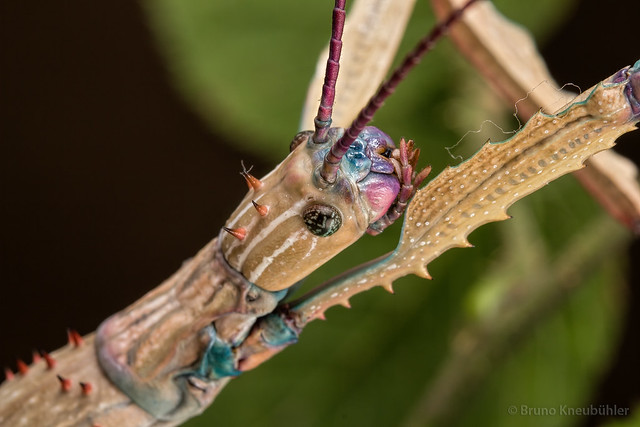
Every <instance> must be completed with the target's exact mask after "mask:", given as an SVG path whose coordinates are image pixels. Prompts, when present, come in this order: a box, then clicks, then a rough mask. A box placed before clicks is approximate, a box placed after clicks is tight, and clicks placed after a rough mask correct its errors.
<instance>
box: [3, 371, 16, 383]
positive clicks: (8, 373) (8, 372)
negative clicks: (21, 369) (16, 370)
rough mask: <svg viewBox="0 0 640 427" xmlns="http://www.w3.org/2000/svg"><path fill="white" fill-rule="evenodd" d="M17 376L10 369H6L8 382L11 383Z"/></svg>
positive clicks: (5, 374)
mask: <svg viewBox="0 0 640 427" xmlns="http://www.w3.org/2000/svg"><path fill="white" fill-rule="evenodd" d="M15 377H16V376H15V375H13V371H12V370H11V369H9V368H4V379H5V380H6V381H11V380H12V379H14V378H15Z"/></svg>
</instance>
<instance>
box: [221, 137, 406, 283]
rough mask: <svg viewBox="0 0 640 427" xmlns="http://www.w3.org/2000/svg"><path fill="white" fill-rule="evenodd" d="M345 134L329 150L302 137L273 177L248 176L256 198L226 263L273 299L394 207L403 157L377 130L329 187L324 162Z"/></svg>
mask: <svg viewBox="0 0 640 427" xmlns="http://www.w3.org/2000/svg"><path fill="white" fill-rule="evenodd" d="M343 134H344V129H342V128H331V129H330V130H329V131H328V133H327V139H326V142H324V143H316V142H313V140H312V135H313V132H311V131H309V132H301V133H299V134H298V135H296V137H295V138H294V140H293V142H292V145H291V148H292V152H291V153H290V154H289V156H288V157H287V158H286V159H285V160H284V161H283V162H282V163H280V164H279V165H278V166H277V167H276V169H275V170H273V171H272V172H271V173H269V174H268V175H267V176H265V177H264V178H262V179H261V180H257V179H256V178H253V177H251V176H250V175H249V174H248V172H245V173H243V174H244V175H245V178H247V182H248V183H249V188H250V189H249V192H248V194H247V195H246V197H245V198H244V200H243V201H242V202H241V203H240V206H239V207H238V208H237V209H236V211H235V212H234V213H233V214H232V215H231V217H230V218H229V220H228V221H227V223H226V224H225V229H223V231H222V232H221V235H220V241H221V248H222V252H223V254H224V256H225V259H226V260H227V262H228V263H229V264H230V265H231V267H233V268H234V269H235V270H237V271H239V272H240V273H242V274H243V276H244V277H245V278H246V279H247V280H249V281H250V282H252V283H254V284H256V285H257V286H259V287H261V288H263V289H266V290H269V291H278V290H282V289H286V288H289V287H290V286H292V285H293V284H295V283H296V282H297V281H299V280H300V279H302V278H304V277H305V276H307V275H308V274H309V273H311V272H312V271H314V270H315V269H316V268H318V267H319V266H320V265H322V264H324V263H325V262H327V261H328V260H329V259H331V258H333V257H334V256H335V255H337V254H338V253H339V252H340V251H342V250H343V249H345V248H346V247H347V246H349V245H351V244H352V243H353V242H355V241H356V240H358V239H359V238H360V237H361V236H362V235H363V234H364V233H365V232H366V231H367V230H368V229H369V227H370V226H371V225H372V224H376V223H377V222H378V221H379V220H381V218H383V217H384V216H385V215H386V214H387V212H388V211H389V210H390V209H391V208H392V206H394V203H395V202H396V200H397V197H398V194H399V192H400V189H401V182H400V178H399V176H398V166H397V165H398V163H399V162H398V160H395V159H394V154H395V157H398V150H397V149H396V147H395V145H394V143H393V141H392V140H391V138H390V137H389V136H388V135H386V134H385V133H383V132H381V131H380V130H378V129H377V128H374V127H366V128H365V129H364V130H363V131H362V132H361V133H360V134H359V136H358V138H356V140H355V141H354V142H353V143H352V144H351V145H350V147H349V148H348V150H347V151H346V153H345V155H344V156H343V157H342V158H341V159H340V162H339V166H338V169H337V173H336V177H335V180H334V182H332V183H331V184H330V185H328V184H327V183H326V182H323V178H322V176H321V171H322V167H323V163H324V160H325V158H326V157H327V154H328V152H329V151H330V149H331V147H332V146H333V145H334V144H335V143H336V141H338V140H339V139H340V138H341V137H342V136H343ZM394 162H395V164H394Z"/></svg>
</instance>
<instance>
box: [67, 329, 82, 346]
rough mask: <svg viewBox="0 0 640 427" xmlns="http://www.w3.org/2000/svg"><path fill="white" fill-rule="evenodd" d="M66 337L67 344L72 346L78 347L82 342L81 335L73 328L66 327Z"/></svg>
mask: <svg viewBox="0 0 640 427" xmlns="http://www.w3.org/2000/svg"><path fill="white" fill-rule="evenodd" d="M67 338H68V339H69V344H72V345H73V346H74V347H80V346H81V345H82V344H83V343H84V340H83V339H82V336H81V335H80V334H79V333H78V331H76V330H74V329H67Z"/></svg>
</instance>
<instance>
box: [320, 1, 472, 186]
mask: <svg viewBox="0 0 640 427" xmlns="http://www.w3.org/2000/svg"><path fill="white" fill-rule="evenodd" d="M476 1H477V0H468V1H467V2H466V3H465V4H464V5H463V6H462V7H461V8H459V9H456V10H455V11H453V12H452V13H451V14H450V15H449V17H448V18H447V19H446V20H444V21H442V22H440V23H439V24H437V25H436V26H435V27H434V28H433V29H432V30H431V31H430V32H429V34H427V36H425V37H424V38H423V39H421V40H420V41H419V42H418V44H417V45H416V47H414V48H413V50H412V51H411V52H409V53H408V54H407V55H406V56H405V58H404V60H403V61H402V64H401V65H400V66H399V67H398V68H396V70H395V71H394V72H393V74H392V75H391V77H389V79H388V80H386V81H385V82H384V83H383V84H382V85H381V86H380V88H379V89H378V91H377V92H376V94H375V95H374V96H373V97H371V99H370V100H369V102H368V103H367V105H366V106H365V107H364V108H363V109H362V110H360V113H359V114H358V116H357V117H356V119H355V120H354V121H353V123H351V126H349V129H347V131H346V132H345V133H344V135H343V136H342V138H340V139H339V140H338V141H336V143H335V144H333V146H331V150H329V152H328V153H327V155H326V156H325V158H324V162H323V164H322V170H321V171H320V176H321V177H322V179H323V180H324V181H325V182H326V183H327V184H333V183H334V182H335V180H336V176H337V174H338V167H339V166H340V160H342V157H343V156H344V155H345V153H346V152H347V150H348V149H349V147H350V146H351V144H353V141H355V140H356V138H357V137H358V135H359V134H360V132H362V130H363V129H364V127H365V126H366V125H367V124H368V123H369V122H370V121H371V120H372V119H373V115H374V114H375V112H376V111H378V110H379V109H380V107H382V105H383V104H384V101H385V100H386V99H387V98H388V97H389V95H391V94H392V93H393V92H394V91H395V89H396V87H397V86H398V84H399V83H400V82H401V81H403V80H404V79H405V78H406V76H407V74H408V73H409V71H411V70H412V69H413V68H414V67H415V66H416V65H418V64H419V63H420V60H421V59H422V57H423V56H424V55H425V54H426V53H427V52H429V51H430V50H431V49H432V48H433V46H434V45H435V43H436V42H437V41H438V40H439V39H440V38H442V37H443V36H444V35H445V33H446V32H447V31H448V30H449V28H451V26H452V25H453V24H455V23H456V22H458V21H459V20H460V18H462V15H463V13H464V11H465V10H466V9H467V8H468V7H469V6H471V5H472V4H473V3H475V2H476ZM337 3H338V1H336V5H337ZM343 3H344V2H343ZM336 7H337V6H336ZM334 17H335V9H334ZM334 25H335V18H334ZM334 33H335V28H334ZM340 34H342V31H340ZM331 42H332V45H331V48H332V49H333V37H332V39H331ZM340 46H342V42H340ZM330 55H331V53H330ZM338 59H339V54H338ZM330 61H331V57H330V59H329V61H327V73H328V70H329V62H330ZM336 67H338V65H337V64H336ZM335 73H336V76H335V77H337V70H336V71H335ZM327 80H328V77H325V87H326V82H327ZM333 83H334V87H335V80H334V81H333ZM323 100H324V87H323ZM331 100H332V101H333V97H332V98H331ZM331 105H333V102H332V103H331ZM320 109H322V106H321V107H320ZM318 117H320V113H318ZM317 120H318V118H316V122H317ZM329 120H330V119H329ZM329 123H330V122H329ZM327 127H328V125H327ZM317 129H318V127H317V123H316V133H317V132H318V130H317ZM325 132H326V131H325Z"/></svg>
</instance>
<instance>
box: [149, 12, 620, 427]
mask: <svg viewBox="0 0 640 427" xmlns="http://www.w3.org/2000/svg"><path fill="white" fill-rule="evenodd" d="M332 3H333V2H330V1H322V2H299V1H292V0H283V1H280V2H276V3H273V2H264V1H255V0H254V1H239V2H215V1H208V0H207V1H205V0H188V1H186V0H156V1H153V2H151V1H148V2H146V3H145V6H146V8H147V11H148V13H149V17H150V22H151V26H152V28H153V29H154V30H155V32H156V34H157V39H158V41H159V45H160V47H161V50H162V52H163V53H164V54H165V56H166V58H167V60H168V64H169V68H170V70H171V71H172V72H173V74H174V76H175V81H176V85H177V87H178V88H179V90H180V91H181V92H182V93H183V94H184V95H185V99H187V100H188V102H189V103H190V104H191V105H192V106H193V108H194V109H196V110H197V111H198V112H199V113H200V115H201V116H202V117H203V118H204V119H205V120H206V121H207V122H208V123H210V124H211V126H213V127H215V129H216V130H217V131H218V132H223V133H225V134H227V135H228V136H229V137H230V138H231V140H232V141H233V143H234V144H237V148H238V149H242V150H246V151H247V152H252V153H253V154H254V155H256V154H257V155H259V156H264V157H267V158H269V159H271V160H272V161H274V162H276V161H278V160H280V159H281V158H283V157H284V156H285V155H286V153H287V150H288V143H289V139H290V138H291V137H292V136H293V135H294V134H295V133H296V132H297V130H298V129H297V123H298V120H299V112H300V108H301V105H302V103H303V99H304V96H305V94H306V85H307V82H308V81H309V80H310V78H311V75H312V72H313V69H314V67H315V63H316V61H317V52H319V51H320V50H321V48H322V47H323V45H324V44H325V43H326V40H327V38H328V32H329V24H328V22H329V17H330V10H331V8H332ZM496 3H498V7H499V8H502V9H504V10H505V11H506V12H507V14H508V16H510V17H512V18H513V19H514V20H516V21H517V22H520V23H522V24H523V25H525V26H527V27H528V28H530V29H532V31H534V33H535V34H536V35H537V36H538V37H539V38H542V39H544V37H545V36H546V35H547V34H548V33H549V32H550V31H552V30H553V28H554V27H555V26H557V25H561V24H562V16H563V14H565V13H568V11H569V10H570V8H571V6H572V5H571V2H558V1H552V0H545V1H538V2H508V1H506V0H505V1H501V2H496ZM292 17H295V18H292ZM432 24H433V17H432V15H431V14H430V11H429V5H428V3H427V2H419V4H418V5H417V9H416V13H415V15H414V16H413V18H412V21H411V25H410V27H409V29H408V31H407V36H406V38H405V42H404V43H403V45H402V47H401V49H400V50H401V52H405V51H407V50H408V49H409V47H410V46H411V44H412V42H413V41H415V40H417V39H418V38H419V37H420V36H421V35H422V34H423V33H425V31H426V29H427V28H429V26H430V25H432ZM345 49H348V47H345ZM603 77H604V76H603ZM363 102H364V101H363ZM510 113H511V112H508V113H506V112H505V111H504V109H503V108H502V107H501V105H500V102H499V101H498V100H497V99H496V98H495V97H493V95H492V94H490V93H489V92H487V90H486V86H485V85H484V83H483V82H481V81H480V79H479V77H477V76H476V75H475V73H474V72H473V70H472V69H470V67H468V66H467V65H466V64H465V63H464V61H463V60H462V59H461V58H460V57H459V55H458V54H457V53H456V52H455V51H454V49H453V48H452V46H451V45H450V44H449V43H448V42H445V43H443V44H442V46H441V47H439V48H438V49H436V51H435V52H434V53H433V54H431V55H430V56H429V57H428V58H426V59H425V60H424V61H423V64H422V66H421V67H420V68H419V69H418V71H417V72H415V73H413V75H412V76H411V77H410V78H409V79H408V81H407V82H406V83H405V84H404V85H403V86H402V87H401V89H400V90H399V91H398V92H397V94H396V95H395V96H394V97H392V98H391V99H390V100H389V101H388V102H387V104H386V106H385V108H384V109H383V110H382V111H381V112H380V114H379V117H377V118H376V122H375V125H376V126H378V127H380V128H381V129H384V130H385V131H386V132H387V133H389V134H390V135H391V136H392V137H393V138H395V139H396V140H397V139H399V138H400V137H402V136H406V137H410V138H412V139H414V140H416V141H417V142H418V145H419V146H420V147H421V148H422V153H423V155H422V158H423V162H425V163H426V162H427V161H428V162H429V163H430V164H432V165H433V166H434V171H438V170H440V169H442V167H444V165H446V164H451V163H456V162H457V161H456V160H454V159H452V157H451V155H450V154H449V153H448V152H447V150H445V147H452V146H454V145H455V146H456V147H455V149H454V150H453V152H454V154H456V155H463V156H468V155H469V154H470V153H472V152H473V151H474V150H475V149H476V148H477V146H478V144H479V143H481V142H484V140H485V137H484V136H475V135H474V137H473V138H471V137H469V136H466V137H464V138H461V135H462V134H464V133H465V132H466V131H468V130H470V129H478V128H479V127H480V123H481V122H482V121H483V120H487V119H491V120H492V121H493V122H495V123H497V124H499V125H500V126H502V127H503V128H504V129H510V128H513V127H514V126H516V125H514V121H513V120H510V118H511V117H510ZM511 119H512V118H511ZM489 127H491V126H489ZM456 142H458V143H456ZM474 147H476V148H474ZM259 172H262V173H266V172H267V171H259ZM510 213H512V214H513V215H514V216H515V220H513V221H508V222H506V223H502V224H492V225H488V226H485V227H483V228H481V229H480V230H478V231H476V232H474V233H473V234H472V236H471V239H470V240H471V242H472V243H474V244H475V245H476V249H471V250H458V249H456V250H453V251H450V252H448V253H445V254H444V255H443V256H442V257H441V258H440V259H438V260H437V261H436V262H434V263H433V264H432V265H430V267H429V271H430V272H431V274H432V275H433V277H434V280H433V281H431V282H425V281H424V280H421V279H417V278H415V277H411V278H405V279H403V280H401V281H399V282H398V283H397V284H396V294H395V295H394V296H390V295H388V294H386V293H385V292H384V291H382V290H380V289H377V290H374V291H372V292H369V293H366V294H364V295H361V296H358V297H356V298H355V299H354V301H352V303H353V307H354V308H353V309H352V310H344V309H332V310H331V311H330V312H329V313H328V321H327V322H314V323H313V324H311V325H310V326H309V327H308V328H307V330H305V331H304V333H303V334H302V336H301V341H300V343H299V344H297V345H295V346H293V347H291V348H289V349H287V350H286V351H285V352H283V353H282V354H280V355H278V356H277V357H275V358H274V359H273V360H270V361H269V362H267V363H265V364H264V365H263V366H261V367H260V368H258V369H256V370H255V371H253V372H250V373H246V374H243V375H242V376H240V377H239V378H237V379H234V380H233V381H232V382H231V383H230V385H228V386H227V388H226V389H225V390H224V391H223V392H222V393H221V395H220V396H219V397H218V398H217V400H216V402H214V404H213V406H212V408H211V409H209V410H208V411H207V412H206V413H205V414H204V415H203V416H201V417H199V418H197V419H195V420H193V421H191V422H190V423H189V424H188V425H191V426H198V425H203V426H204V425H225V426H234V425H238V426H245V425H260V426H269V425H278V426H282V425H295V426H326V425H331V426H341V425H345V426H346V425H349V426H354V425H355V426H365V425H366V426H371V425H376V426H384V425H425V424H431V423H433V424H436V425H459V426H467V425H477V424H478V423H479V422H480V423H481V424H482V425H492V426H501V425H505V426H506V425H514V424H515V425H522V426H527V425H540V423H541V422H542V423H543V424H544V425H554V426H567V425H575V424H577V423H580V422H581V420H580V419H579V418H578V417H563V416H549V417H536V416H523V415H521V414H516V415H510V414H509V413H508V410H509V407H510V406H511V405H516V407H517V408H521V405H527V406H528V407H530V408H556V409H557V408H559V406H561V405H567V406H569V407H578V406H580V405H585V404H588V403H589V399H590V397H591V396H592V391H593V390H594V387H595V386H596V385H597V381H598V378H599V375H600V374H601V373H602V371H603V369H605V368H606V366H607V363H608V360H609V357H610V356H611V352H612V349H613V348H614V346H615V344H616V341H617V338H618V330H619V325H620V321H621V316H622V314H623V312H624V309H623V300H624V298H623V294H624V282H623V277H622V276H621V273H620V272H621V271H623V269H624V257H622V256H621V254H622V253H623V249H624V245H625V243H626V241H627V235H626V233H625V232H624V230H622V229H621V228H620V227H619V226H617V225H616V224H613V223H612V222H611V221H610V220H609V219H608V218H604V217H603V215H604V214H602V213H601V211H600V209H599V208H598V207H597V206H596V205H595V203H594V202H593V201H592V200H591V199H590V198H589V197H588V196H587V195H586V194H585V193H584V191H583V190H582V189H581V188H580V186H579V185H578V184H577V183H576V182H575V181H574V180H573V179H572V178H571V177H565V178H563V179H561V180H559V181H558V182H557V183H555V184H554V185H552V186H550V187H549V188H545V189H544V190H542V191H540V192H538V193H536V194H534V195H532V196H530V197H528V198H527V199H525V200H523V201H521V202H519V203H517V205H516V206H514V207H513V208H512V209H511V210H510ZM585 230H595V231H597V232H594V233H591V232H587V233H585ZM398 234H399V225H396V226H394V227H393V228H392V229H390V230H388V231H387V232H385V233H384V235H382V236H378V237H375V238H373V237H370V236H366V237H364V238H363V239H362V241H361V242H359V244H357V245H354V246H353V247H351V248H349V249H348V250H347V251H345V253H344V254H343V255H342V256H340V257H339V259H337V260H335V262H331V263H330V265H329V266H326V267H324V268H322V269H321V270H320V271H318V272H317V273H316V274H314V275H313V276H312V277H311V278H309V279H308V280H307V284H306V285H307V287H309V286H313V285H317V284H318V283H320V282H321V281H322V280H324V279H326V278H328V277H331V276H333V275H335V274H337V273H338V272H340V271H344V270H345V269H347V268H350V267H352V266H354V265H355V264H356V263H358V262H362V261H366V260H369V259H371V258H373V257H375V256H379V255H380V254H382V253H384V252H387V251H389V250H391V249H392V248H393V247H394V246H395V243H396V242H397V238H398ZM374 240H375V241H374Z"/></svg>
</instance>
